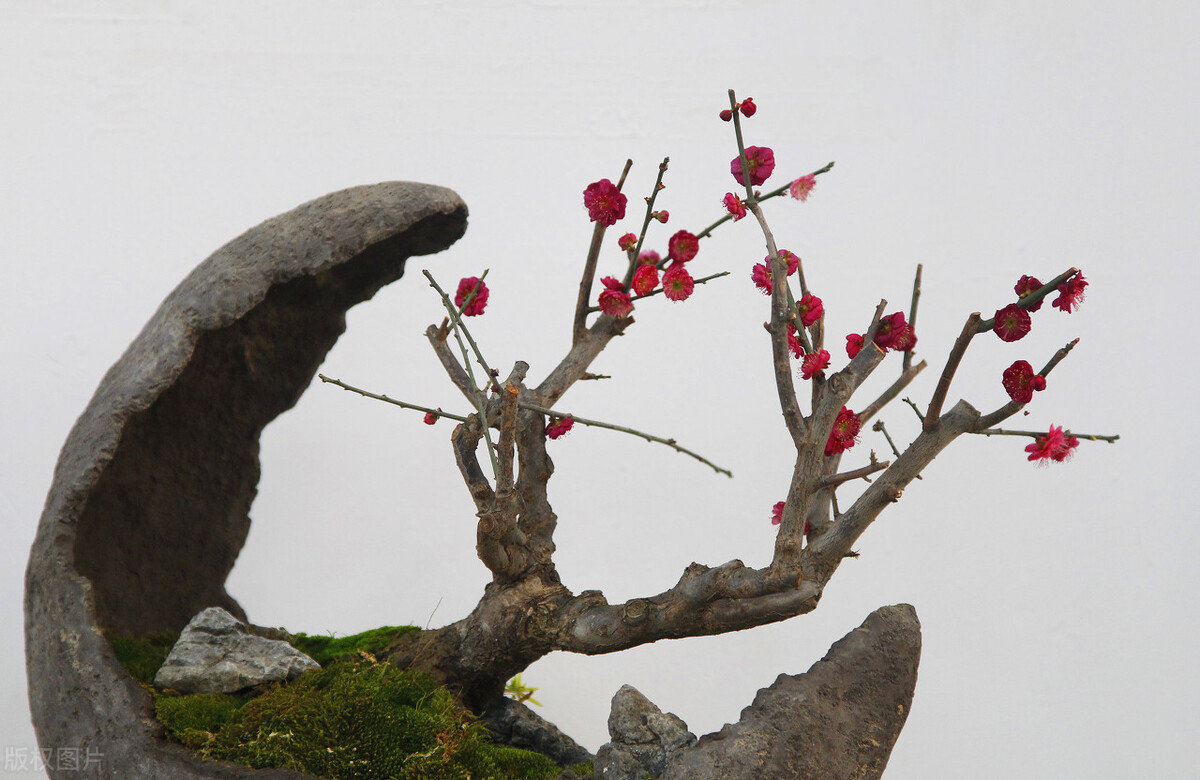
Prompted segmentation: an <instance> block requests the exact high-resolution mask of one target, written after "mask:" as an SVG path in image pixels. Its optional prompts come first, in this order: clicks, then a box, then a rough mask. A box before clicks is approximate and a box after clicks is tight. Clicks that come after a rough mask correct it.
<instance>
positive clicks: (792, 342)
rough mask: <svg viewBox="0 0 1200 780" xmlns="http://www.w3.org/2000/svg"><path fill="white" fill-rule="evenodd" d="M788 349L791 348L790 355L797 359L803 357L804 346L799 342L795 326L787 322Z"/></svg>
mask: <svg viewBox="0 0 1200 780" xmlns="http://www.w3.org/2000/svg"><path fill="white" fill-rule="evenodd" d="M787 337H788V349H789V350H791V353H792V356H793V357H795V358H796V359H797V360H799V359H800V358H802V357H804V347H803V346H802V345H801V344H800V338H799V334H798V333H797V332H796V326H795V325H794V324H793V323H791V322H789V323H788V330H787Z"/></svg>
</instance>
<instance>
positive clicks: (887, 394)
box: [858, 352, 925, 422]
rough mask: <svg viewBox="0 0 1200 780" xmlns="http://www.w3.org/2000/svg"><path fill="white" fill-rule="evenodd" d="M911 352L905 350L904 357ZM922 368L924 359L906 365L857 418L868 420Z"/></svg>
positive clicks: (893, 397) (898, 393)
mask: <svg viewBox="0 0 1200 780" xmlns="http://www.w3.org/2000/svg"><path fill="white" fill-rule="evenodd" d="M911 354H912V353H911V352H905V353H904V357H905V358H907V357H909V355H911ZM924 370H925V361H924V360H922V361H921V362H920V363H918V364H916V365H915V366H906V367H905V368H904V370H903V371H902V372H901V373H900V376H899V378H898V379H896V381H895V382H892V384H891V386H890V387H889V388H888V389H887V390H884V391H883V392H882V393H880V394H879V397H878V398H876V399H875V400H874V401H872V402H871V404H870V405H869V406H868V407H867V408H866V409H863V410H862V411H861V412H859V413H858V419H860V420H862V421H863V422H866V421H867V420H870V419H871V418H872V417H874V416H875V415H876V414H878V413H879V411H880V410H881V409H883V407H885V406H887V405H888V404H889V403H891V402H892V401H894V400H895V399H896V396H898V395H900V393H901V392H902V391H903V390H904V388H906V387H908V385H909V384H910V383H911V382H912V381H913V380H914V379H916V378H917V374H919V373H921V372H922V371H924Z"/></svg>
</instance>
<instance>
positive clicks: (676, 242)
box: [667, 230, 700, 263]
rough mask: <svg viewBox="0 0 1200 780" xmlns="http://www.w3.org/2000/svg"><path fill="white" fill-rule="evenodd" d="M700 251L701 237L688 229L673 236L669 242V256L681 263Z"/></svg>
mask: <svg viewBox="0 0 1200 780" xmlns="http://www.w3.org/2000/svg"><path fill="white" fill-rule="evenodd" d="M699 251H700V239H698V238H696V237H695V236H694V235H692V234H691V233H689V232H687V231H686V230H681V231H679V232H678V233H676V234H675V235H673V236H671V240H670V241H668V242H667V256H668V257H670V258H671V259H672V260H675V261H676V262H679V263H686V262H687V261H689V260H691V259H692V258H693V257H695V256H696V253H697V252H699Z"/></svg>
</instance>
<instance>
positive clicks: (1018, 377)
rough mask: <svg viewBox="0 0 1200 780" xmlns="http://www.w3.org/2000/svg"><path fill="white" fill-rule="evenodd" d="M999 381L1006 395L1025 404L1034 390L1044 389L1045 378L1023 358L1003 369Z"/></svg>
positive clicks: (1031, 396)
mask: <svg viewBox="0 0 1200 780" xmlns="http://www.w3.org/2000/svg"><path fill="white" fill-rule="evenodd" d="M1039 286H1040V285H1039ZM1000 381H1001V384H1003V385H1004V390H1005V392H1007V393H1008V397H1009V398H1011V399H1013V400H1014V401H1016V402H1017V403H1019V404H1027V403H1029V402H1030V401H1031V400H1033V391H1034V390H1045V389H1046V379H1045V378H1044V377H1042V376H1041V375H1038V374H1034V373H1033V366H1031V365H1029V363H1027V362H1026V361H1024V360H1018V361H1016V362H1014V363H1013V364H1012V365H1011V366H1009V367H1008V368H1006V369H1004V373H1003V374H1002V375H1001V378H1000Z"/></svg>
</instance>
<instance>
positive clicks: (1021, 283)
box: [1013, 276, 1046, 311]
mask: <svg viewBox="0 0 1200 780" xmlns="http://www.w3.org/2000/svg"><path fill="white" fill-rule="evenodd" d="M1040 289H1042V283H1041V282H1039V281H1038V280H1037V279H1035V278H1034V277H1032V276H1022V277H1021V278H1020V279H1019V280H1018V281H1017V284H1016V286H1015V287H1013V290H1014V291H1015V292H1016V293H1017V297H1018V298H1025V297H1027V296H1028V295H1030V294H1032V293H1035V292H1037V291H1038V290H1040ZM1045 302H1046V299H1045V298H1043V299H1042V300H1040V301H1038V302H1037V303H1035V304H1033V305H1032V306H1030V307H1029V308H1028V309H1026V311H1037V310H1038V309H1040V308H1042V304H1043V303H1045Z"/></svg>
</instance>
